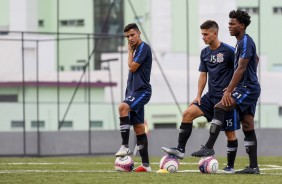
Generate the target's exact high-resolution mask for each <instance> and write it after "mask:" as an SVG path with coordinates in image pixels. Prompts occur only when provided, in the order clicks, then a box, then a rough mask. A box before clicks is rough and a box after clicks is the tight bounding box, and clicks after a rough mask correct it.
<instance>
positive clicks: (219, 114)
mask: <svg viewBox="0 0 282 184" xmlns="http://www.w3.org/2000/svg"><path fill="white" fill-rule="evenodd" d="M235 108H236V103H235V101H234V100H233V99H232V101H231V105H230V106H228V107H227V106H224V105H223V104H222V103H221V102H219V103H217V104H216V105H215V107H214V117H213V120H212V121H211V126H210V136H209V139H208V141H207V142H206V144H205V146H202V148H201V149H200V150H198V151H196V152H193V153H192V154H191V155H192V156H194V157H207V156H212V155H214V149H213V147H214V144H215V142H216V140H217V137H218V135H219V133H220V131H221V128H222V124H223V122H224V117H225V113H226V111H231V110H233V109H235Z"/></svg>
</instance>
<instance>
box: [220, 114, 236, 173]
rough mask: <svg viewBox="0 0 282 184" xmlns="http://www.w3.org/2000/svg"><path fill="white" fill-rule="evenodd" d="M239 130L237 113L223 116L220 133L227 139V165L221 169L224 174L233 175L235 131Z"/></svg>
mask: <svg viewBox="0 0 282 184" xmlns="http://www.w3.org/2000/svg"><path fill="white" fill-rule="evenodd" d="M238 129H240V118H239V112H238V111H237V110H236V109H235V110H233V111H229V112H227V113H226V115H225V120H224V122H223V124H222V131H225V135H226V138H227V165H226V167H225V168H224V169H223V171H224V172H225V173H234V162H235V158H236V154H237V148H238V140H237V137H236V133H235V131H236V130H238Z"/></svg>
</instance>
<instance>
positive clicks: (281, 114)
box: [279, 106, 282, 117]
mask: <svg viewBox="0 0 282 184" xmlns="http://www.w3.org/2000/svg"><path fill="white" fill-rule="evenodd" d="M279 116H280V117H282V106H280V107H279Z"/></svg>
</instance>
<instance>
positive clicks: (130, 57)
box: [128, 44, 140, 73]
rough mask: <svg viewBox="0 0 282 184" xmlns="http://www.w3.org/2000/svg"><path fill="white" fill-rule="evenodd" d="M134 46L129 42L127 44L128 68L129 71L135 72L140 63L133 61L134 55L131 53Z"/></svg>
mask: <svg viewBox="0 0 282 184" xmlns="http://www.w3.org/2000/svg"><path fill="white" fill-rule="evenodd" d="M134 50H135V48H133V47H131V46H130V44H128V69H129V71H131V72H133V73H134V72H135V71H136V70H137V69H138V68H139V66H140V64H139V63H137V62H134V60H133V59H134V57H133V53H134Z"/></svg>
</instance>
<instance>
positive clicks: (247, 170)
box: [235, 166, 260, 174]
mask: <svg viewBox="0 0 282 184" xmlns="http://www.w3.org/2000/svg"><path fill="white" fill-rule="evenodd" d="M259 173H260V172H259V168H258V167H256V168H251V167H250V166H247V167H245V169H243V170H240V171H235V174H259Z"/></svg>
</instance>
